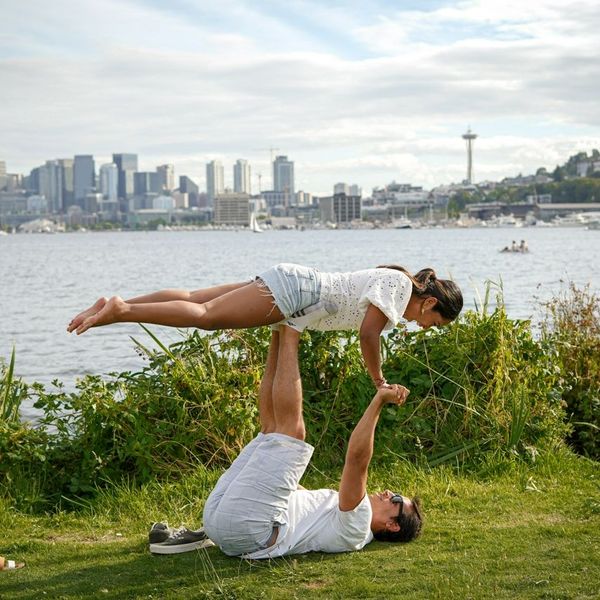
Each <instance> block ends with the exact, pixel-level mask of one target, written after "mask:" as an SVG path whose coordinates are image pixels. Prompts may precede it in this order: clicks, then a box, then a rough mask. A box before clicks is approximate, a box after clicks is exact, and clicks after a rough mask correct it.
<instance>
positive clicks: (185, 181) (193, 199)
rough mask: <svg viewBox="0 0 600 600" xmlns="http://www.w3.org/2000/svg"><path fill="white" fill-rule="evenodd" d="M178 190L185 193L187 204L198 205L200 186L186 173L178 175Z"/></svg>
mask: <svg viewBox="0 0 600 600" xmlns="http://www.w3.org/2000/svg"><path fill="white" fill-rule="evenodd" d="M179 191H180V192H181V193H182V194H187V197H188V205H189V206H198V198H199V195H200V193H199V192H200V188H199V187H198V186H197V185H196V184H195V183H194V182H193V181H192V180H191V179H190V178H189V177H188V176H187V175H180V176H179Z"/></svg>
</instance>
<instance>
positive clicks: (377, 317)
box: [360, 304, 388, 388]
mask: <svg viewBox="0 0 600 600" xmlns="http://www.w3.org/2000/svg"><path fill="white" fill-rule="evenodd" d="M387 322H388V318H387V317H386V316H385V314H383V312H381V310H379V309H378V308H377V307H376V306H374V305H373V304H369V308H367V312H366V313H365V317H364V319H363V321H362V324H361V326H360V349H361V351H362V355H363V360H364V361H365V367H366V368H367V371H368V373H369V375H370V376H371V379H372V380H373V383H374V384H375V386H376V387H377V388H379V387H381V386H382V385H383V384H384V383H385V379H384V377H383V373H382V372H381V340H380V338H381V332H382V331H383V328H384V327H385V325H386V323H387Z"/></svg>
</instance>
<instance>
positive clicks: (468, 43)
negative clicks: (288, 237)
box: [0, 0, 600, 192]
mask: <svg viewBox="0 0 600 600" xmlns="http://www.w3.org/2000/svg"><path fill="white" fill-rule="evenodd" d="M496 6H497V3H494V2H492V1H491V0H482V1H479V2H455V3H448V5H447V6H446V7H443V8H440V9H438V10H434V11H424V10H423V11H409V12H401V11H394V10H387V11H383V10H382V8H381V5H377V4H373V5H372V7H371V8H372V14H370V13H369V4H368V3H367V4H366V5H365V4H364V3H361V4H353V3H352V2H348V3H342V4H337V5H335V6H333V7H332V6H329V5H327V6H325V5H323V4H322V3H314V4H310V3H308V4H307V3H298V2H293V3H292V4H290V5H289V7H286V6H285V5H279V4H277V5H275V4H269V3H266V2H265V3H250V2H242V1H234V0H228V1H227V2H226V4H225V5H219V6H218V7H217V6H216V5H212V4H209V3H207V2H191V1H187V2H183V1H180V2H179V3H177V4H176V5H174V7H172V6H168V7H167V5H161V7H160V8H156V7H154V6H152V5H150V4H148V3H144V2H141V1H140V2H116V0H109V1H106V2H102V3H98V2H91V1H83V2H78V3H75V2H74V1H72V0H57V1H56V2H53V3H51V4H47V3H42V2H34V1H33V0H25V1H24V2H21V3H19V5H18V6H17V4H14V5H12V4H11V5H10V6H8V7H7V8H6V10H5V15H4V19H3V21H2V23H1V24H0V38H3V40H4V41H3V42H2V44H1V45H0V81H2V94H1V95H0V110H1V111H2V114H3V122H4V125H3V135H2V136H1V139H0V156H1V158H2V159H5V160H7V161H8V166H9V170H20V171H28V170H29V169H30V168H32V167H33V166H36V165H37V164H40V163H41V162H42V161H44V160H46V159H47V158H53V157H59V156H71V155H73V154H74V153H83V152H91V153H94V154H96V155H97V156H98V157H104V158H103V159H102V160H104V159H105V158H108V157H109V156H110V155H111V153H112V152H124V151H130V152H138V153H139V155H140V163H141V165H142V166H143V168H153V166H154V165H155V164H158V163H159V162H160V163H162V162H174V163H175V164H176V167H177V171H178V173H180V174H181V173H187V174H189V175H190V176H192V177H193V178H194V179H196V180H201V179H202V177H203V172H204V164H203V162H204V161H205V160H210V159H211V158H215V157H221V158H222V160H223V161H224V162H225V163H226V164H229V163H233V162H234V160H235V159H236V158H239V157H241V156H244V157H247V158H249V159H250V160H251V162H252V163H253V168H254V172H255V173H257V172H259V171H260V172H262V173H263V175H264V178H263V187H264V184H265V183H266V181H267V180H268V178H269V177H268V176H267V174H268V175H269V176H270V172H269V171H270V169H269V164H268V155H269V153H268V152H267V151H265V150H259V149H261V148H268V147H269V146H271V145H273V146H277V147H279V148H280V151H281V152H282V153H286V154H288V155H289V156H290V158H292V159H294V160H296V161H297V168H296V173H297V175H296V177H297V180H298V187H302V188H303V189H306V190H311V191H314V192H329V191H330V188H331V186H332V185H333V183H335V182H336V181H338V180H340V179H342V178H347V179H348V180H352V181H353V182H356V183H359V184H360V185H362V186H363V187H364V188H366V189H368V188H369V187H371V186H375V185H382V184H385V183H386V182H387V181H388V180H390V179H392V178H395V179H397V180H403V181H412V182H413V183H416V184H424V185H435V184H437V183H447V182H449V181H453V180H454V181H456V180H460V179H462V178H463V177H464V169H465V165H464V145H463V141H462V140H461V139H460V134H461V133H462V132H463V131H464V130H465V129H466V127H467V125H468V124H471V126H472V127H473V128H474V129H475V130H476V131H477V132H478V133H479V134H480V138H479V139H478V140H477V142H476V146H475V148H476V154H475V160H476V162H475V169H476V176H477V178H482V179H484V178H492V177H495V178H498V177H502V176H504V175H511V174H516V173H518V172H519V171H522V172H531V171H532V170H535V169H536V168H537V167H538V166H547V167H552V166H553V165H554V164H556V163H557V162H562V161H563V160H564V159H565V158H566V157H567V156H568V154H569V153H571V152H575V151H578V150H589V149H590V148H591V147H594V146H600V106H599V105H598V103H597V102H596V96H597V87H598V86H597V82H598V81H600V63H598V60H597V56H599V55H600V36H598V35H597V31H598V30H600V9H598V8H597V7H596V3H595V2H589V1H580V2H560V3H559V2H554V1H549V0H548V1H538V2H532V3H529V4H528V7H527V11H524V10H523V6H522V3H521V2H513V1H510V2H506V3H503V6H502V11H501V13H500V12H499V11H498V9H497V8H496ZM269 7H271V9H269ZM286 10H287V11H288V12H287V13H286V12H285V11H286ZM303 11H304V13H303ZM369 14H370V16H369V17H367V16H366V15H369ZM5 32H6V33H7V34H10V35H6V36H4V33H5ZM69 32H75V33H69ZM99 162H101V161H100V160H99Z"/></svg>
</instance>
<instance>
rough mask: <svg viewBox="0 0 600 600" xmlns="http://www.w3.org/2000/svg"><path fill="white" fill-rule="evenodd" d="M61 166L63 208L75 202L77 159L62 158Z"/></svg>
mask: <svg viewBox="0 0 600 600" xmlns="http://www.w3.org/2000/svg"><path fill="white" fill-rule="evenodd" d="M58 164H59V165H60V167H61V173H60V176H61V186H62V202H63V210H65V211H66V210H67V208H69V206H72V205H73V204H75V161H74V160H73V159H72V158H61V159H60V160H59V161H58Z"/></svg>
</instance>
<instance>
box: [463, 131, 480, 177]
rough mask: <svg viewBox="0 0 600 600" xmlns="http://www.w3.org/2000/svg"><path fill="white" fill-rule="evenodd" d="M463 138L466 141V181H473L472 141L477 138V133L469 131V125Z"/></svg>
mask: <svg viewBox="0 0 600 600" xmlns="http://www.w3.org/2000/svg"><path fill="white" fill-rule="evenodd" d="M462 138H463V140H465V141H466V142H467V183H468V184H469V185H471V184H472V183H473V142H474V141H475V139H476V138H477V134H476V133H473V132H472V131H471V127H469V129H468V131H467V133H463V136H462Z"/></svg>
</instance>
